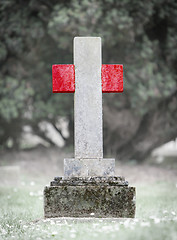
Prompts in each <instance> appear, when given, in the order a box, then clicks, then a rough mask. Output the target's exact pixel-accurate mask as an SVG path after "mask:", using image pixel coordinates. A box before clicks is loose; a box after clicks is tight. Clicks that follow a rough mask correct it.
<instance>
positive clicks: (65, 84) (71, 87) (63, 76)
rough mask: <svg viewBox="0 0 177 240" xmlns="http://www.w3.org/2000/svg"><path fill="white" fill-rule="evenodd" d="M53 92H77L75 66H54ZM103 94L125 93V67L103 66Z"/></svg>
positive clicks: (117, 65)
mask: <svg viewBox="0 0 177 240" xmlns="http://www.w3.org/2000/svg"><path fill="white" fill-rule="evenodd" d="M52 79H53V92H54V93H74V92H75V70H74V65H73V64H61V65H58V64H57V65H53V66H52ZM101 79H102V92H103V93H108V92H112V93H116V92H123V65H120V64H116V65H112V64H103V65H102V69H101Z"/></svg>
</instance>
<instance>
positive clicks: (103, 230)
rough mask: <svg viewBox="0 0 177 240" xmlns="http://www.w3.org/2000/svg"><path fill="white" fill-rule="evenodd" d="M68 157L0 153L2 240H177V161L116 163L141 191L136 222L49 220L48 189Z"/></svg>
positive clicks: (55, 153) (57, 153)
mask: <svg viewBox="0 0 177 240" xmlns="http://www.w3.org/2000/svg"><path fill="white" fill-rule="evenodd" d="M65 157H73V156H72V154H71V153H64V152H63V151H61V150H59V149H56V148H51V149H46V148H40V149H35V150H32V151H21V152H1V153H0V206H1V207H0V239H25V240H26V239H62V240H64V239H65V240H68V239H77V240H79V239H84V240H85V239H86V240H87V239H143V240H144V239H157V240H158V239H159V240H161V239H162V240H163V239H170V240H171V239H174V240H176V239H177V204H176V199H177V163H176V162H175V161H173V162H170V161H168V162H167V163H165V162H163V164H162V163H159V164H156V163H154V161H152V160H151V162H145V163H143V164H141V165H137V163H136V162H135V161H131V162H129V163H121V162H116V165H117V166H116V173H117V175H123V176H125V178H126V180H128V181H129V184H130V185H131V186H135V187H136V190H137V194H136V196H137V199H136V218H135V219H133V220H131V219H125V220H123V219H121V220H119V221H117V220H116V219H108V220H104V219H95V220H94V221H93V220H92V221H90V220H89V219H87V221H86V220H85V221H83V220H82V221H81V222H80V221H72V220H71V219H60V220H59V219H57V220H54V219H49V220H44V219H43V189H44V186H45V185H47V184H49V182H50V181H51V180H52V179H53V177H55V176H62V174H63V159H64V158H65ZM109 157H110V156H109ZM93 216H94V213H92V215H91V217H93Z"/></svg>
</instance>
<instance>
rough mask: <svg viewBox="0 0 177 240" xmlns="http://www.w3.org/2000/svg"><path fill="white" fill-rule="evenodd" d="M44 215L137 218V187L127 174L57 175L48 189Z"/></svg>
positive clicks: (45, 195) (46, 190)
mask: <svg viewBox="0 0 177 240" xmlns="http://www.w3.org/2000/svg"><path fill="white" fill-rule="evenodd" d="M44 215H45V217H47V218H53V217H98V218H99V217H102V218H110V217H111V218H133V217H134V216H135V188H134V187H129V186H128V182H127V181H125V179H124V178H123V177H88V178H79V177H73V178H68V179H66V178H62V177H56V178H55V179H54V181H52V182H51V184H50V186H47V187H45V189H44Z"/></svg>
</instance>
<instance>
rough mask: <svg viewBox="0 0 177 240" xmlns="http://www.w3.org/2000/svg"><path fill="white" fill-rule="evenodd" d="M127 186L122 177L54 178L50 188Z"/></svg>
mask: <svg viewBox="0 0 177 240" xmlns="http://www.w3.org/2000/svg"><path fill="white" fill-rule="evenodd" d="M88 185H92V186H95V185H96V186H128V182H127V181H125V178H124V177H88V178H80V177H73V178H68V179H66V178H65V177H55V178H54V181H52V182H51V183H50V186H88Z"/></svg>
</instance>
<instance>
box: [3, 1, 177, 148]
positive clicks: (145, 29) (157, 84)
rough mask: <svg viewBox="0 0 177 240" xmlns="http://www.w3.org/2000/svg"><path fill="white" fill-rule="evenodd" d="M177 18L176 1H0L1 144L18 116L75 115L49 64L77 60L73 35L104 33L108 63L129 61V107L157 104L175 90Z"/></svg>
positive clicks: (140, 111)
mask: <svg viewBox="0 0 177 240" xmlns="http://www.w3.org/2000/svg"><path fill="white" fill-rule="evenodd" d="M176 16H177V3H176V2H175V1H174V0H172V1H166V0H153V1H141V0H138V1H131V0H124V1H114V0H104V1H101V0H98V1H97V0H83V1H80V0H73V1H59V2H58V1H54V2H52V3H51V1H49V0H46V1H37V0H28V1H25V2H24V1H15V0H11V1H1V3H0V63H2V64H1V74H0V98H1V102H0V123H1V126H0V142H1V144H2V145H4V144H5V143H6V140H7V139H6V137H5V136H7V135H9V136H10V135H11V133H10V132H9V131H8V129H9V126H13V125H14V120H19V119H20V121H21V125H23V124H25V123H26V121H28V123H29V124H31V125H37V124H38V123H39V121H41V120H49V121H51V122H53V123H54V124H55V121H56V118H57V117H58V116H66V117H68V118H69V116H71V115H72V111H73V100H72V98H73V97H72V96H71V95H66V94H65V95H64V94H61V95H59V94H57V95H56V94H52V83H51V65H52V64H53V63H72V50H73V44H72V41H73V38H74V37H75V36H101V37H102V42H103V63H123V64H124V80H125V81H124V88H125V91H126V102H127V105H128V106H129V107H130V110H133V111H135V113H136V114H137V115H141V116H143V115H144V114H145V113H147V112H148V111H149V110H150V109H152V108H153V107H154V106H157V104H158V103H159V102H160V101H161V100H162V99H164V98H166V97H168V96H170V95H171V94H172V92H173V91H174V89H175V88H176V79H177V71H176V59H177V46H176V45H177V36H176ZM104 100H105V101H104V102H105V104H107V105H109V104H110V102H109V96H104ZM117 101H118V100H117V98H116V97H113V99H112V101H111V104H112V105H113V106H114V107H115V109H116V108H119V109H120V108H124V105H125V102H124V100H123V101H122V102H121V101H119V103H118V102H117ZM29 116H30V117H29ZM70 120H71V119H70ZM14 127H15V126H14ZM1 133H2V134H1ZM16 134H17V133H16ZM19 135H20V130H19ZM18 137H19V136H18V134H17V136H16V138H18Z"/></svg>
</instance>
